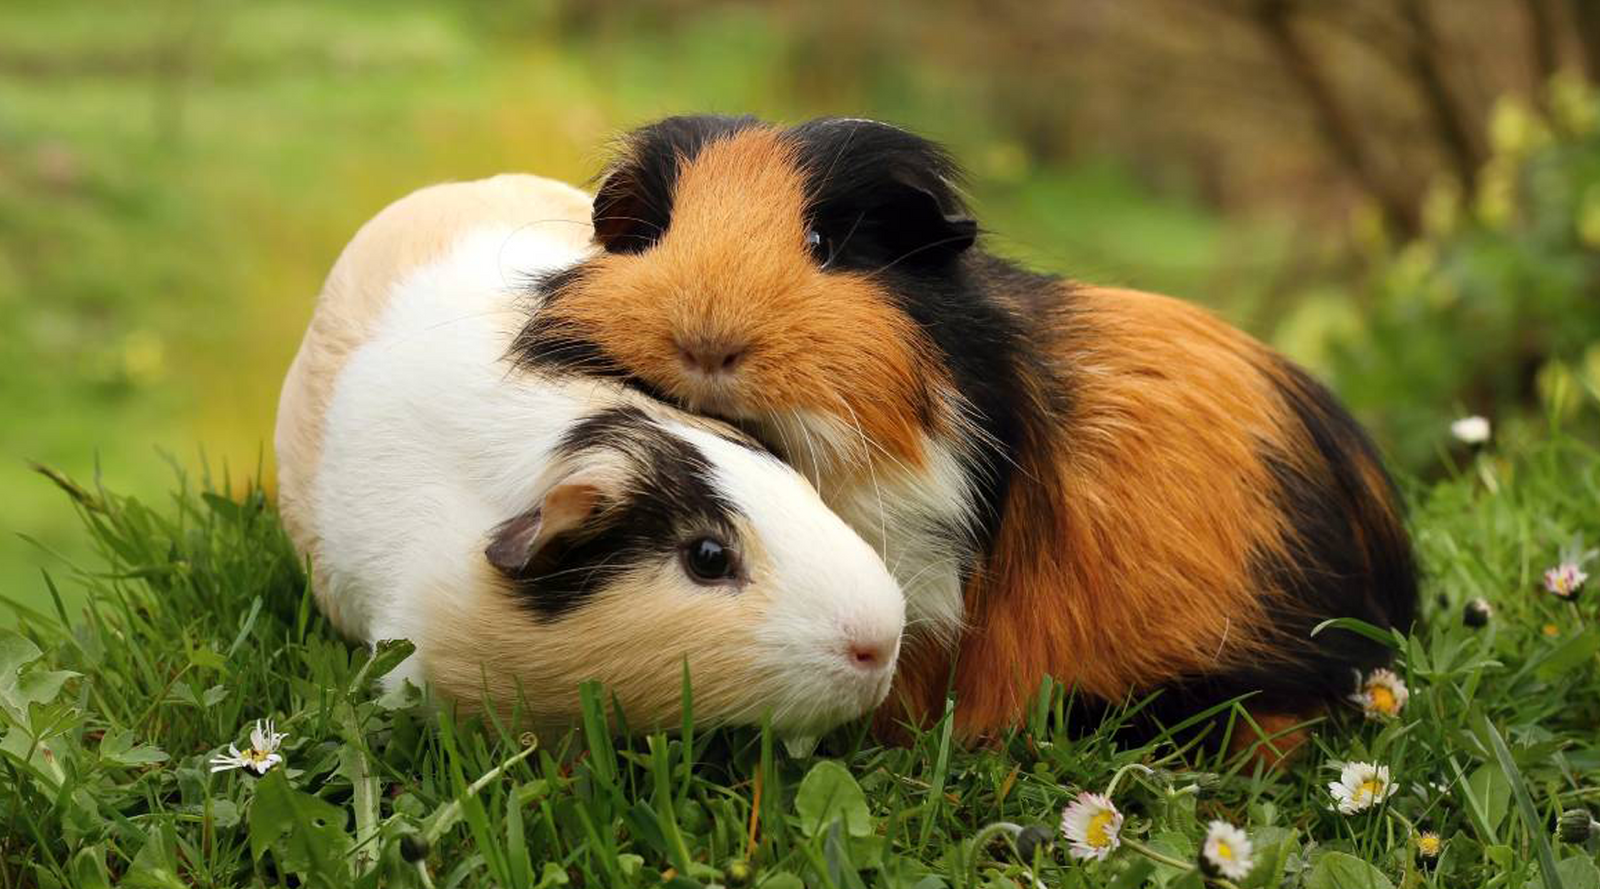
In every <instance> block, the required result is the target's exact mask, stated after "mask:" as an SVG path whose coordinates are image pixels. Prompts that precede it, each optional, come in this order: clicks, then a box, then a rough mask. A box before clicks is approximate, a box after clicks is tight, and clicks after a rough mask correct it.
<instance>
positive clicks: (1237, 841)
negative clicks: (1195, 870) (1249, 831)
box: [1200, 821, 1255, 880]
mask: <svg viewBox="0 0 1600 889" xmlns="http://www.w3.org/2000/svg"><path fill="white" fill-rule="evenodd" d="M1254 859H1255V849H1254V848H1253V847H1252V846H1251V845H1250V838H1249V837H1248V836H1246V835H1245V832H1244V831H1243V830H1240V829H1239V828H1237V827H1234V826H1233V825H1232V824H1229V823H1228V822H1226V821H1213V822H1211V823H1210V824H1208V825H1206V841H1205V844H1204V845H1202V846H1201V847H1200V869H1201V870H1202V871H1205V873H1206V875H1207V876H1211V877H1217V876H1222V877H1227V878H1228V879H1230V880H1242V879H1244V878H1245V877H1248V876H1250V868H1252V867H1254V866H1255V860H1254Z"/></svg>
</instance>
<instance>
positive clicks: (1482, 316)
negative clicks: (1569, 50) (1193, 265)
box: [1328, 77, 1600, 471]
mask: <svg viewBox="0 0 1600 889" xmlns="http://www.w3.org/2000/svg"><path fill="white" fill-rule="evenodd" d="M1547 107H1548V108H1549V110H1548V111H1547V112H1543V113H1541V112H1537V111H1535V110H1533V109H1532V108H1530V107H1528V106H1526V105H1523V104H1521V103H1519V102H1516V101H1513V100H1505V101H1502V102H1501V103H1500V104H1499V105H1498V106H1497V108H1496V111H1495V114H1494V116H1493V119H1492V124H1491V129H1490V135H1491V143H1492V144H1493V148H1494V154H1493V156H1492V158H1491V159H1490V160H1489V162H1488V164H1487V165H1486V167H1485V168H1484V170H1483V172H1482V175H1481V176H1480V179H1479V182H1480V184H1479V187H1478V189H1477V190H1476V192H1474V193H1472V194H1462V193H1461V192H1459V191H1458V190H1456V189H1454V188H1453V187H1448V186H1440V187H1438V188H1436V189H1435V191H1434V193H1433V194H1432V195H1431V196H1430V197H1429V199H1428V201H1427V203H1426V205H1425V214H1424V215H1425V220H1426V224H1427V231H1426V233H1425V234H1424V235H1423V236H1421V237H1419V238H1418V239H1416V240H1414V241H1412V242H1410V243H1406V244H1402V245H1398V246H1389V245H1386V244H1384V243H1382V240H1381V236H1380V235H1377V234H1376V232H1374V234H1373V235H1372V237H1370V238H1368V245H1369V247H1370V256H1369V259H1370V263H1371V269H1370V272H1369V273H1368V274H1369V279H1368V281H1367V283H1366V285H1365V287H1363V288H1360V289H1358V290H1357V293H1356V295H1355V297H1354V299H1347V300H1346V303H1345V305H1346V309H1345V311H1346V313H1347V314H1348V317H1346V318H1344V319H1342V321H1340V322H1337V323H1335V324H1332V325H1329V326H1330V328H1331V329H1333V330H1335V331H1336V332H1334V333H1333V334H1332V344H1331V348H1330V350H1329V355H1328V358H1329V366H1328V370H1329V371H1330V372H1331V374H1332V378H1333V383H1334V386H1335V388H1336V389H1337V390H1338V391H1339V392H1340V393H1341V394H1342V395H1343V396H1344V397H1345V398H1346V399H1347V400H1348V401H1349V403H1350V404H1351V406H1352V407H1353V408H1355V410H1356V411H1357V412H1358V413H1359V414H1360V415H1361V416H1362V418H1363V419H1365V420H1366V421H1367V422H1368V424H1369V425H1370V426H1371V428H1372V430H1373V432H1374V433H1375V434H1376V436H1377V437H1378V439H1379V440H1380V441H1381V442H1383V443H1384V444H1385V445H1386V446H1387V448H1388V449H1389V450H1390V451H1391V453H1392V455H1393V456H1394V457H1395V458H1396V459H1397V461H1398V462H1399V463H1400V464H1401V465H1402V466H1403V467H1405V468H1407V469H1411V470H1415V471H1427V470H1428V469H1430V468H1431V467H1436V466H1438V465H1439V459H1440V456H1441V443H1442V442H1443V441H1445V439H1444V436H1443V435H1442V431H1443V430H1444V429H1445V428H1446V427H1447V426H1448V424H1449V422H1450V420H1452V419H1454V418H1456V417H1459V416H1462V415H1464V414H1480V415H1483V416H1487V417H1489V418H1490V419H1491V420H1492V421H1493V422H1494V423H1495V425H1496V426H1497V427H1499V428H1500V429H1501V430H1504V432H1505V433H1509V434H1513V435H1515V434H1521V433H1527V432H1529V431H1531V430H1530V428H1529V427H1530V424H1532V425H1534V426H1542V425H1543V424H1545V423H1546V422H1551V423H1559V424H1562V425H1566V426H1568V427H1572V428H1575V429H1577V430H1582V431H1583V432H1585V433H1587V434H1588V435H1589V436H1593V435H1594V433H1595V432H1596V431H1600V97H1597V96H1596V95H1595V93H1594V92H1593V91H1592V90H1591V89H1590V88H1588V87H1587V86H1585V85H1584V84H1582V83H1581V82H1579V81H1577V80H1575V79H1572V78H1566V77H1563V78H1558V79H1556V80H1555V81H1554V82H1553V83H1552V84H1551V89H1550V95H1549V99H1548V102H1547Z"/></svg>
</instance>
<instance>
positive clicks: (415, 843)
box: [400, 833, 428, 864]
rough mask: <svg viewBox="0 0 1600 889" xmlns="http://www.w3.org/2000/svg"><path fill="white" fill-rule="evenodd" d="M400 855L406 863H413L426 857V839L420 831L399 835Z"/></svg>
mask: <svg viewBox="0 0 1600 889" xmlns="http://www.w3.org/2000/svg"><path fill="white" fill-rule="evenodd" d="M400 857H401V858H403V859H405V860H406V861H407V862H408V863H411V864H415V863H417V862H418V861H421V860H422V859H424V858H427V857H428V841H427V839H426V838H424V837H423V836H422V834H420V833H407V834H401V836H400Z"/></svg>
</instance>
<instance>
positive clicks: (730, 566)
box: [683, 537, 739, 584]
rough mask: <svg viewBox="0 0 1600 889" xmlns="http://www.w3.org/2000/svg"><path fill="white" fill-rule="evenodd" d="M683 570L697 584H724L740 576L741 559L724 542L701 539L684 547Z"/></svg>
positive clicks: (708, 538)
mask: <svg viewBox="0 0 1600 889" xmlns="http://www.w3.org/2000/svg"><path fill="white" fill-rule="evenodd" d="M683 570H685V571H687V572H689V577H690V578H691V579H692V580H694V581H695V582H696V583H705V584H712V583H724V582H726V581H729V580H733V579H735V578H737V577H738V576H739V558H738V556H737V554H735V553H734V551H733V549H732V548H731V547H728V546H724V545H723V543H722V541H720V540H717V539H715V538H712V537H700V538H696V539H694V540H691V541H689V543H688V544H687V545H686V546H684V548H683Z"/></svg>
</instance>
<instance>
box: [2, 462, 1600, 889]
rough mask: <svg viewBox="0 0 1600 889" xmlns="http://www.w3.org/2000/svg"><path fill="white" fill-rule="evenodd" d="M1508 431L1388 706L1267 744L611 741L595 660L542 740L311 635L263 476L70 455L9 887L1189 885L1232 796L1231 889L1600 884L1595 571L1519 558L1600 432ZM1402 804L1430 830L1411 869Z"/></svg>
mask: <svg viewBox="0 0 1600 889" xmlns="http://www.w3.org/2000/svg"><path fill="white" fill-rule="evenodd" d="M1515 447H1516V449H1515V451H1514V452H1509V453H1501V452H1498V451H1496V450H1493V449H1491V450H1490V451H1487V452H1485V453H1483V454H1480V455H1479V456H1477V457H1476V458H1475V459H1474V460H1473V461H1472V462H1471V463H1470V464H1467V465H1464V466H1462V467H1461V468H1460V470H1459V472H1458V473H1457V475H1456V476H1455V477H1454V478H1452V479H1450V480H1448V481H1445V482H1443V483H1441V484H1439V485H1438V486H1436V487H1433V488H1431V489H1428V490H1417V491H1414V492H1413V494H1412V500H1413V503H1414V516H1413V517H1414V523H1415V534H1416V540H1417V544H1418V547H1419V549H1420V552H1421V554H1422V557H1423V561H1424V563H1425V565H1426V568H1427V583H1426V610H1425V618H1426V619H1425V623H1424V625H1423V627H1422V628H1421V629H1419V630H1418V631H1417V633H1416V634H1415V635H1413V636H1410V637H1406V638H1395V639H1394V640H1393V641H1394V643H1395V645H1396V646H1397V649H1398V652H1397V653H1398V658H1399V664H1398V666H1397V667H1396V669H1397V670H1398V671H1399V672H1400V673H1401V674H1402V675H1403V676H1404V678H1405V681H1406V682H1407V684H1408V685H1409V687H1410V689H1411V699H1410V702H1409V704H1408V705H1407V706H1406V708H1405V709H1404V711H1403V712H1402V713H1401V714H1400V716H1399V718H1397V719H1393V720H1388V721H1368V720H1364V719H1362V718H1360V716H1359V715H1358V714H1356V713H1346V714H1336V715H1335V716H1334V718H1332V719H1331V720H1330V721H1329V722H1328V723H1327V724H1325V725H1323V726H1321V727H1319V729H1318V730H1317V732H1316V734H1315V736H1314V742H1313V744H1312V745H1311V746H1310V748H1309V749H1308V750H1307V751H1306V752H1305V753H1304V754H1303V755H1302V756H1301V757H1300V758H1299V759H1298V761H1297V762H1296V763H1295V764H1294V765H1293V766H1292V767H1291V768H1289V769H1288V770H1286V771H1283V772H1282V773H1273V774H1263V773H1260V772H1259V771H1257V770H1256V769H1255V768H1254V766H1253V765H1252V763H1253V760H1250V759H1248V758H1245V757H1235V758H1229V757H1227V756H1223V755H1215V754H1206V753H1202V752H1200V751H1199V750H1198V749H1197V748H1180V747H1177V746H1175V745H1174V744H1173V743H1171V742H1169V741H1158V742H1156V743H1152V744H1150V745H1148V746H1144V747H1138V748H1122V747H1119V746H1117V744H1116V743H1114V742H1113V741H1112V739H1111V738H1110V732H1111V730H1112V729H1113V728H1114V724H1113V723H1109V722H1108V723H1107V724H1106V725H1102V726H1098V727H1096V726H1075V725H1067V724H1065V719H1066V717H1065V716H1064V713H1065V710H1064V709H1063V708H1062V707H1061V704H1062V698H1061V695H1060V691H1059V690H1054V691H1051V692H1048V693H1046V694H1045V695H1042V696H1041V698H1040V701H1039V703H1038V706H1037V707H1036V708H1035V710H1034V711H1033V713H1032V715H1031V717H1030V718H1029V719H1028V721H1027V723H1026V724H1025V725H1024V726H1022V727H1020V728H1019V729H1018V730H1017V731H1016V732H1015V733H1014V734H1013V735H1011V736H1009V737H1007V738H1004V739H1001V740H1000V741H999V742H998V743H997V744H996V745H994V746H993V747H989V748H980V749H962V748H960V747H958V746H956V745H953V744H952V742H951V740H950V733H949V731H948V724H947V723H940V724H939V725H936V726H934V727H933V728H932V729H931V730H930V731H928V732H926V733H923V734H920V735H919V736H918V737H917V738H916V740H915V742H914V743H913V744H912V745H910V746H908V747H903V748H902V747H883V746H879V745H878V744H876V743H875V742H874V741H873V740H872V739H871V738H870V736H868V735H867V734H866V731H865V728H864V726H861V725H855V726H847V727H845V728H843V729H841V730H839V731H837V732H835V733H833V734H832V735H831V736H829V737H827V738H825V739H824V740H823V743H822V746H821V748H820V749H819V751H818V754H817V756H816V758H812V759H805V760H796V759H792V758H790V757H789V756H788V755H786V754H785V753H784V752H783V750H782V745H775V744H774V739H773V738H772V736H771V735H770V733H767V732H763V731H761V730H758V729H740V730H718V731H711V732H695V731H693V729H692V727H686V728H685V729H684V730H683V731H681V732H679V733H677V734H675V735H674V736H667V735H661V734H657V735H649V736H644V737H639V736H631V737H630V736H627V735H626V734H624V735H622V736H620V737H615V738H614V737H613V733H612V731H610V730H609V728H608V721H607V720H608V717H611V716H614V714H611V713H610V710H609V707H608V706H607V699H606V698H605V696H604V694H603V693H602V692H601V691H600V690H598V689H589V690H588V691H587V693H586V695H585V709H584V718H583V720H582V724H581V726H580V727H579V728H577V729H576V730H574V731H573V732H572V733H571V734H569V735H567V736H565V737H547V738H544V739H542V742H541V743H537V744H535V743H533V742H532V740H531V738H529V737H527V736H523V735H521V734H519V732H518V731H517V730H516V729H515V728H514V727H512V726H510V725H502V724H488V725H484V724H481V723H458V722H456V721H455V720H453V719H452V718H450V716H449V715H448V714H438V715H435V714H433V713H432V711H431V710H430V708H429V707H428V706H427V705H426V704H423V703H420V702H419V701H418V700H417V698H416V696H415V695H411V694H403V693H388V694H380V693H379V692H378V690H377V687H376V684H375V682H374V680H375V679H376V678H377V677H378V676H379V675H381V674H382V673H383V672H385V671H386V670H388V669H390V668H392V667H393V666H394V664H395V663H396V661H397V659H398V658H399V657H400V656H401V655H403V654H404V653H405V650H406V649H405V648H404V647H403V646H400V647H394V648H387V649H383V650H380V652H379V653H378V654H377V655H376V656H373V657H370V658H369V656H368V654H367V653H366V652H365V651H364V650H362V649H356V648H351V647H349V646H347V645H346V644H345V643H343V642H341V641H340V640H339V639H338V638H337V637H336V636H335V635H334V634H333V633H332V632H331V631H330V629H329V628H328V626H327V625H326V623H325V622H324V621H323V620H322V618H321V617H320V616H319V615H318V614H317V613H316V611H315V609H314V607H313V604H312V600H311V598H310V596H309V592H308V589H307V586H306V582H305V577H304V574H303V573H302V571H301V568H300V565H299V564H298V562H297V561H296V559H295V557H294V556H293V554H292V552H291V550H290V547H289V546H288V545H287V543H286V541H285V538H284V537H283V535H282V533H281V531H280V529H279V527H278V525H277V522H276V519H275V516H274V513H273V509H272V504H271V500H270V498H268V497H266V496H265V495H264V494H263V493H262V492H261V491H260V490H259V489H256V488H254V487H245V488H242V489H241V488H238V487H233V488H231V489H230V487H229V486H228V485H227V484H226V482H225V481H223V480H220V479H218V480H211V481H206V482H202V483H201V484H200V485H198V486H197V487H198V490H195V489H194V488H192V487H189V486H185V487H183V488H180V490H178V491H177V492H175V493H173V494H172V495H171V496H170V497H169V498H167V499H165V500H164V501H162V502H160V503H156V504H148V505H147V504H145V503H143V502H141V501H139V500H136V499H133V498H128V497H123V496H118V495H116V494H113V493H110V492H108V491H106V490H104V489H101V488H98V487H95V488H84V487H80V486H78V485H76V484H74V483H72V482H70V481H67V480H65V479H64V478H58V484H59V485H60V487H62V488H63V489H64V490H65V491H66V493H67V494H68V500H69V501H70V502H71V503H72V504H73V505H74V507H75V508H76V510H77V512H78V514H79V515H80V517H81V518H82V520H83V522H84V524H85V527H86V529H87V530H86V537H87V538H88V540H89V541H90V542H91V543H92V544H93V547H94V549H95V550H96V551H97V553H98V556H97V560H96V561H95V562H94V563H92V564H88V565H85V566H83V567H82V568H81V569H79V570H76V571H74V572H72V573H71V574H70V575H63V576H61V577H60V578H57V579H53V580H52V581H51V583H52V586H51V588H50V590H51V592H52V593H54V592H56V591H57V590H59V589H60V587H61V586H65V587H66V588H68V589H70V588H79V589H81V590H83V591H84V593H85V597H86V598H85V600H84V601H85V603H86V604H85V605H84V606H83V608H82V609H81V611H77V612H74V610H70V609H69V608H68V607H67V606H65V605H63V604H61V603H62V599H61V597H60V596H59V595H56V596H53V597H52V599H53V604H52V605H50V606H47V607H46V608H44V609H43V610H42V611H36V610H32V609H31V608H29V607H28V606H26V605H23V604H21V603H17V604H15V605H13V607H14V608H15V609H16V610H17V611H18V612H19V614H18V626H19V631H18V633H10V632H0V727H3V728H4V730H5V732H4V737H3V739H0V887H7V889H9V887H16V886H35V885H37V886H75V887H96V886H109V885H113V884H117V885H129V886H161V887H169V886H170V887H177V886H245V885H257V886H285V885H297V884H298V885H326V886H346V885H367V886H378V885H382V886H428V885H432V886H439V887H444V886H477V885H500V886H535V885H539V886H557V885H575V886H629V885H632V886H656V885H668V886H696V885H713V884H720V885H761V886H769V887H796V886H801V885H806V886H825V887H840V889H843V887H860V886H918V887H935V886H949V887H956V886H978V885H983V886H1028V885H1031V883H1030V877H1029V872H1030V871H1031V872H1032V873H1033V875H1034V877H1036V878H1037V879H1039V880H1041V881H1042V883H1043V885H1047V886H1068V887H1090V886H1104V885H1113V886H1119V887H1137V886H1147V885H1155V886H1171V887H1197V886H1199V885H1201V883H1200V877H1199V876H1198V874H1197V873H1196V872H1195V871H1194V869H1193V868H1192V867H1191V866H1190V862H1192V861H1193V860H1194V858H1195V854H1196V850H1197V847H1198V844H1199V842H1200V840H1201V838H1202V836H1203V832H1204V829H1205V828H1204V825H1205V824H1206V822H1207V821H1209V820H1211V819H1223V820H1227V821H1229V822H1232V823H1234V824H1237V825H1241V826H1244V827H1246V828H1247V829H1248V831H1249V832H1250V834H1251V836H1252V839H1253V841H1254V844H1255V847H1256V857H1257V866H1256V870H1255V871H1254V872H1253V873H1252V874H1251V876H1250V877H1249V878H1248V879H1246V880H1244V881H1242V882H1241V885H1243V886H1304V887H1308V889H1331V887H1357V886H1373V887H1379V886H1447V887H1457V886H1473V887H1479V886H1482V887H1499V886H1505V887H1514V889H1522V887H1524V886H1536V887H1555V886H1558V885H1563V886H1566V887H1567V889H1593V887H1596V886H1600V870H1597V869H1596V866H1595V863H1594V862H1595V854H1596V851H1597V849H1600V846H1596V845H1595V844H1594V843H1593V842H1591V844H1590V845H1589V846H1588V847H1587V848H1583V847H1580V846H1573V845H1568V844H1565V843H1562V842H1559V841H1557V840H1556V839H1555V838H1554V834H1553V829H1554V825H1555V823H1556V820H1557V818H1558V816H1559V815H1560V813H1562V812H1564V811H1568V810H1572V809H1576V808H1582V807H1589V808H1591V809H1592V808H1596V807H1600V668H1597V665H1600V626H1597V623H1596V616H1597V615H1596V606H1595V601H1596V596H1595V593H1596V589H1595V588H1594V585H1595V584H1594V582H1591V585H1590V587H1591V588H1590V589H1588V590H1585V591H1584V592H1585V593H1586V594H1587V595H1585V596H1581V597H1580V598H1579V599H1578V600H1577V602H1576V604H1574V603H1569V602H1563V601H1560V600H1557V599H1556V598H1555V597H1554V596H1552V595H1550V594H1548V593H1546V592H1544V591H1542V589H1540V586H1539V580H1540V577H1541V573H1542V571H1543V569H1545V568H1546V567H1548V566H1549V565H1551V564H1553V563H1554V562H1555V561H1556V560H1557V558H1558V553H1559V552H1560V550H1561V548H1562V547H1563V546H1565V545H1568V544H1569V543H1570V541H1571V539H1572V538H1573V536H1574V535H1583V536H1584V537H1585V539H1587V540H1590V541H1593V540H1595V539H1600V514H1597V512H1596V509H1595V506H1596V504H1597V503H1600V453H1597V452H1596V451H1595V450H1594V449H1593V448H1591V447H1589V446H1587V445H1584V444H1580V443H1578V442H1576V441H1573V440H1570V439H1565V438H1561V437H1557V438H1555V439H1554V440H1551V441H1545V442H1540V443H1533V444H1528V445H1517V446H1515ZM37 483H38V484H40V485H41V486H46V487H48V483H47V482H46V481H44V480H42V479H41V480H38V482H37ZM1479 596H1481V597H1484V598H1486V599H1487V600H1488V601H1489V602H1491V603H1492V604H1493V606H1494V609H1495V610H1494V616H1493V618H1492V619H1491V621H1490V623H1489V624H1488V626H1487V627H1484V628H1482V629H1472V628H1469V627H1466V626H1464V625H1463V623H1462V620H1461V609H1462V605H1463V603H1464V602H1466V601H1467V600H1469V599H1471V598H1474V597H1479ZM19 669H20V674H19ZM691 703H692V697H691ZM262 718H274V719H276V721H277V726H278V728H279V730H280V731H285V732H287V733H288V739H287V741H286V742H285V744H284V746H283V750H282V752H283V754H284V756H285V758H286V763H285V766H284V767H281V768H277V769H273V770H271V771H269V772H268V773H267V775H266V776H265V777H263V778H257V777H255V776H253V775H248V774H245V773H243V772H223V773H218V774H211V773H210V772H208V770H207V761H208V759H209V758H210V757H212V756H214V755H216V754H218V753H219V752H220V751H222V750H224V749H225V748H226V745H227V744H229V743H240V742H242V741H244V736H245V735H246V733H247V732H248V727H249V725H250V724H252V722H253V721H254V720H256V719H262ZM612 725H616V723H612ZM1225 726H1226V721H1224V723H1222V725H1221V726H1219V727H1225ZM1346 760H1350V761H1355V760H1366V761H1374V762H1379V763H1383V764H1386V765H1388V766H1389V767H1390V768H1391V769H1392V771H1393V774H1394V777H1395V779H1396V782H1397V784H1398V786H1399V788H1400V790H1399V792H1398V793H1397V794H1396V795H1395V796H1394V797H1393V798H1392V799H1390V800H1389V801H1388V803H1387V804H1386V805H1384V806H1382V807H1381V808H1379V809H1376V810H1373V811H1370V812H1366V813H1363V814H1359V815H1353V816H1346V815H1340V814H1337V813H1335V812H1333V811H1330V809H1329V804H1330V797H1329V794H1328V791H1327V789H1326V785H1327V783H1328V782H1329V781H1330V780H1333V779H1334V778H1336V777H1337V765H1336V764H1337V763H1339V762H1341V761H1346ZM1113 782H1114V783H1115V785H1116V786H1115V789H1114V791H1113V792H1112V796H1113V798H1114V800H1115V802H1116V804H1117V805H1118V806H1119V807H1120V809H1121V811H1122V812H1123V813H1124V814H1125V815H1126V817H1127V821H1126V823H1125V825H1124V826H1123V829H1122V836H1123V838H1124V840H1125V841H1126V842H1125V843H1124V845H1123V847H1122V848H1121V849H1120V850H1118V851H1117V852H1115V853H1114V854H1113V855H1112V856H1111V857H1110V859H1109V860H1107V861H1105V862H1103V863H1093V864H1083V863H1080V862H1077V861H1074V860H1073V859H1071V858H1069V856H1067V855H1066V854H1065V852H1064V850H1063V849H1061V848H1060V847H1059V846H1058V847H1057V848H1055V849H1053V850H1039V851H1038V852H1037V853H1036V855H1035V857H1033V858H1031V859H1030V860H1028V861H1026V862H1024V861H1022V860H1020V859H1019V858H1018V856H1017V854H1016V852H1015V850H1014V848H1013V847H1012V846H1011V844H1009V843H1008V842H1007V839H1006V838H1007V837H1009V836H1011V835H1012V834H1013V833H1014V831H1015V829H1016V828H1017V827H1024V826H1029V825H1042V826H1044V827H1046V828H1048V829H1050V830H1051V831H1054V829H1055V826H1056V825H1057V824H1058V823H1059V820H1060V817H1061V811H1062V808H1063V806H1065V805H1066V804H1067V803H1068V802H1069V801H1070V800H1071V799H1072V798H1073V797H1074V796H1075V795H1076V794H1077V793H1078V792H1079V791H1082V790H1090V791H1096V792H1102V791H1106V790H1107V789H1108V785H1110V784H1112V783H1113ZM1423 828H1427V829H1431V830H1434V831H1437V832H1438V833H1439V835H1440V836H1441V837H1443V838H1444V853H1443V856H1442V858H1441V860H1440V861H1439V862H1438V863H1437V866H1436V867H1434V868H1432V869H1424V868H1420V867H1419V866H1418V864H1417V859H1416V857H1415V846H1414V838H1415V835H1416V831H1417V830H1419V829H1423ZM1151 856H1154V857H1151ZM1157 858H1159V859H1162V862H1160V863H1158V861H1157V860H1156V859H1157ZM1541 861H1559V862H1560V863H1559V865H1557V866H1556V868H1555V871H1554V873H1551V872H1544V873H1541V864H1540V862H1541ZM1174 862H1175V863H1174Z"/></svg>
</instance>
